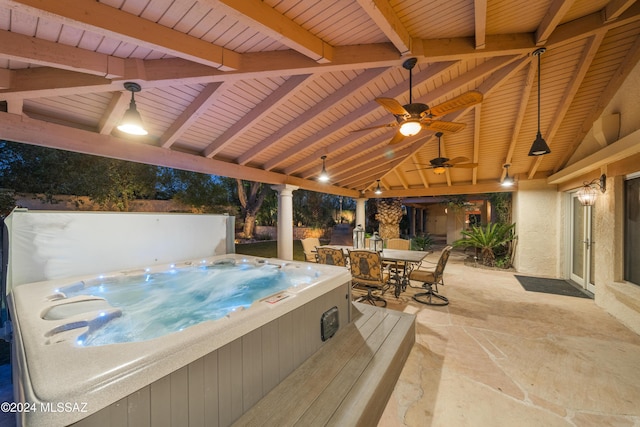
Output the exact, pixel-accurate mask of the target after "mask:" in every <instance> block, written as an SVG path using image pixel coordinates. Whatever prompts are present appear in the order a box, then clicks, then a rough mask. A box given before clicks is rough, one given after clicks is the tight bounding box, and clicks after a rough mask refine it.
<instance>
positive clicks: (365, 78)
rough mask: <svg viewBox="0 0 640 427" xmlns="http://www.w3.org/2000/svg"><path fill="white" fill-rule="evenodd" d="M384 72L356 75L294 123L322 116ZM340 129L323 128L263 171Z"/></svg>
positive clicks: (337, 127) (270, 168) (374, 70)
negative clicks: (324, 112)
mask: <svg viewBox="0 0 640 427" xmlns="http://www.w3.org/2000/svg"><path fill="white" fill-rule="evenodd" d="M385 71H387V69H386V68H373V69H369V70H365V71H364V72H363V73H361V74H360V75H358V76H357V77H356V78H354V79H352V80H350V81H349V82H348V83H347V84H345V85H344V86H342V87H341V88H340V89H338V90H336V91H335V92H333V93H332V94H331V95H329V96H326V97H325V98H323V99H322V100H321V101H320V102H318V103H317V104H316V105H314V106H313V107H311V108H309V109H308V110H307V111H305V112H303V113H302V114H301V115H300V116H299V117H298V119H297V120H296V123H298V124H299V123H306V122H307V121H310V120H313V119H314V118H316V117H318V116H319V115H320V114H322V112H323V111H325V110H327V109H328V108H330V107H332V106H333V105H334V104H336V103H338V102H340V101H342V100H343V99H344V98H345V97H346V96H348V95H350V94H352V93H353V92H355V91H356V90H359V89H361V88H362V86H364V85H365V84H367V83H368V82H370V81H371V80H373V79H375V78H376V77H378V76H380V75H381V74H382V73H383V72H385ZM340 127H341V125H340V124H339V123H335V124H334V125H333V126H331V127H330V128H325V129H323V130H322V131H320V132H318V133H316V134H314V135H312V136H311V137H310V138H305V139H304V140H302V141H300V142H298V143H297V144H295V145H294V146H293V147H291V148H290V149H289V150H290V151H287V152H284V153H281V154H280V155H276V156H274V157H273V158H272V159H270V160H269V161H268V162H266V163H265V164H264V169H266V170H272V169H274V168H276V167H277V166H278V165H280V164H281V163H282V162H283V161H285V160H287V159H288V158H289V157H290V156H291V152H294V153H296V152H299V151H301V150H305V149H309V148H310V147H312V146H313V145H314V144H315V143H317V142H318V141H319V140H322V139H323V138H324V137H325V136H327V135H328V134H330V133H333V132H336V131H338V130H339V129H340ZM260 145H261V144H260ZM241 164H242V163H241Z"/></svg>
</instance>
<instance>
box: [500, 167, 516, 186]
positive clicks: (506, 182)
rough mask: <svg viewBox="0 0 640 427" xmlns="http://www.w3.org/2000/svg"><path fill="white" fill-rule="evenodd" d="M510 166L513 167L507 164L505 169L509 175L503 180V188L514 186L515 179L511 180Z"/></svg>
mask: <svg viewBox="0 0 640 427" xmlns="http://www.w3.org/2000/svg"><path fill="white" fill-rule="evenodd" d="M509 166H511V165H510V164H509V163H507V164H505V165H504V166H503V167H504V168H505V169H506V170H507V175H506V176H505V177H504V179H503V180H502V186H503V187H511V186H513V184H514V181H513V178H511V177H510V176H509Z"/></svg>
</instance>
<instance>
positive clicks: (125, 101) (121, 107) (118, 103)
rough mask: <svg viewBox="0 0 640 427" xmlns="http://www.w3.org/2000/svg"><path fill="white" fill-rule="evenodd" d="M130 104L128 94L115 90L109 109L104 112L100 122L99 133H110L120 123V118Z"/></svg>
mask: <svg viewBox="0 0 640 427" xmlns="http://www.w3.org/2000/svg"><path fill="white" fill-rule="evenodd" d="M128 105H129V97H128V96H125V95H124V93H123V92H114V93H113V94H112V95H111V100H110V101H109V105H108V106H107V109H106V110H105V111H104V113H102V117H101V118H100V122H99V123H98V133H100V134H102V135H109V134H110V133H111V132H112V131H113V129H114V128H115V127H116V126H117V125H118V122H119V121H120V119H122V116H123V115H124V112H125V111H126V110H127V106H128Z"/></svg>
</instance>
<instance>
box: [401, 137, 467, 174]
mask: <svg viewBox="0 0 640 427" xmlns="http://www.w3.org/2000/svg"><path fill="white" fill-rule="evenodd" d="M442 135H443V133H442V132H436V137H438V157H436V158H435V159H431V160H429V164H428V165H420V164H416V166H421V167H419V168H417V169H411V170H408V171H407V172H413V171H416V170H422V169H432V170H433V173H434V174H436V175H442V174H443V173H445V172H446V171H447V168H466V169H473V168H475V167H478V164H477V163H464V162H468V161H469V159H468V158H466V157H454V158H453V159H450V158H448V157H442V154H441V150H440V147H441V145H442V143H441V141H440V138H441V137H442Z"/></svg>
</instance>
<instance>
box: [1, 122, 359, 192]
mask: <svg viewBox="0 0 640 427" xmlns="http://www.w3.org/2000/svg"><path fill="white" fill-rule="evenodd" d="M0 139H6V140H9V141H16V142H23V143H26V144H31V145H39V146H42V147H51V148H57V149H61V150H68V151H73V152H76V153H84V154H93V155H97V156H103V157H109V158H113V159H120V160H127V161H132V162H138V163H145V164H149V165H156V166H164V167H169V168H175V169H181V170H188V171H192V172H200V173H205V174H212V175H222V176H228V177H230V178H240V179H246V180H251V181H258V182H263V183H266V184H291V185H296V186H299V187H300V188H303V189H306V190H311V191H320V192H324V193H328V194H335V195H341V196H345V197H353V198H357V197H359V196H360V192H358V191H355V190H349V189H346V188H341V187H336V186H332V185H327V184H320V183H318V182H316V181H312V180H304V179H301V178H296V177H291V176H286V175H283V174H279V173H275V172H268V171H262V170H258V169H255V168H249V167H245V166H240V165H236V164H233V163H229V162H223V161H219V160H215V159H208V158H206V157H200V156H194V155H192V154H188V153H182V152H179V151H173V150H167V149H166V148H161V147H156V146H153V145H149V144H139V143H132V142H131V141H128V140H125V139H121V138H116V137H113V136H110V135H100V134H98V133H95V132H89V131H86V130H81V129H74V128H71V127H68V126H61V125H57V124H54V123H49V122H43V121H40V120H34V119H31V118H28V117H26V116H19V115H15V114H9V113H1V112H0Z"/></svg>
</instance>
